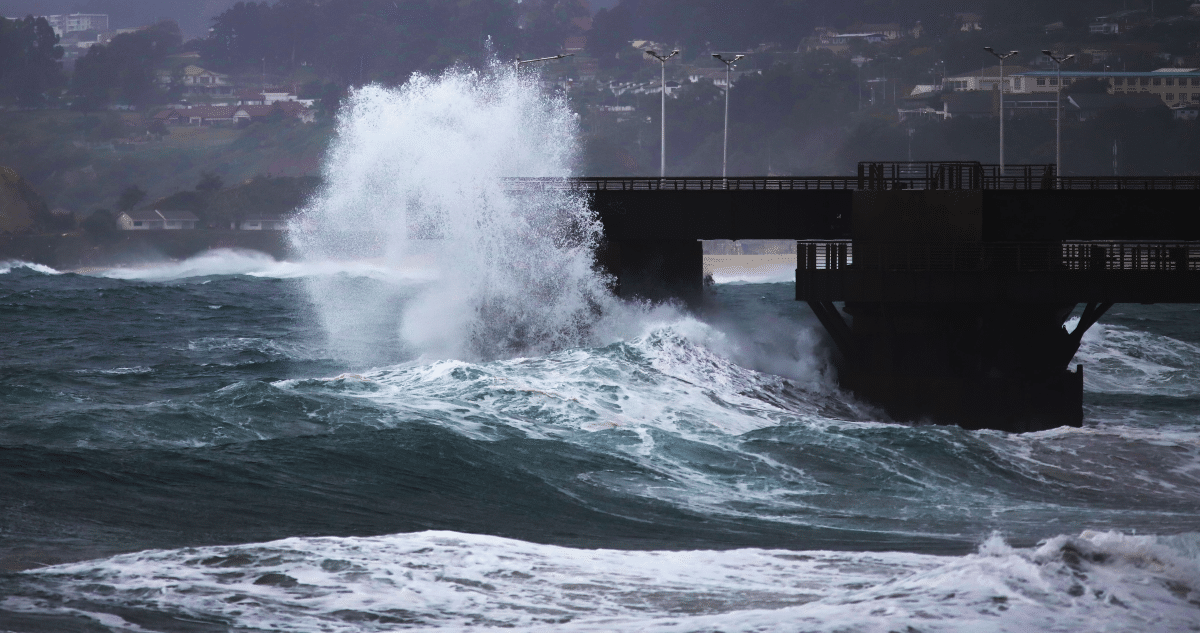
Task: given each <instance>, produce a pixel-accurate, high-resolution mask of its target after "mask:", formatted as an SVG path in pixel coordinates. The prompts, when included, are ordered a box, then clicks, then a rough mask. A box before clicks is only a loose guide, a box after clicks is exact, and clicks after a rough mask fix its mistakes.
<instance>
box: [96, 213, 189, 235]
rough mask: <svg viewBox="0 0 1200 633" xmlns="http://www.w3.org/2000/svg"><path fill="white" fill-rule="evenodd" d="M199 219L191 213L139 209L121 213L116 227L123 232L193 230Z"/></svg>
mask: <svg viewBox="0 0 1200 633" xmlns="http://www.w3.org/2000/svg"><path fill="white" fill-rule="evenodd" d="M199 221H200V218H198V217H196V216H195V214H193V213H192V212H191V211H159V210H157V209H155V210H150V209H141V210H138V211H122V212H121V215H118V216H117V225H118V226H119V227H121V230H123V231H163V230H179V229H194V228H196V223H197V222H199Z"/></svg>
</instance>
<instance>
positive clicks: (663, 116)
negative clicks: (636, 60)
mask: <svg viewBox="0 0 1200 633" xmlns="http://www.w3.org/2000/svg"><path fill="white" fill-rule="evenodd" d="M646 54H647V55H649V56H651V57H653V58H654V59H657V60H658V61H659V63H660V64H662V84H661V85H662V88H661V93H662V112H661V113H660V114H659V117H658V119H659V122H661V123H662V141H661V142H660V145H659V150H660V151H659V161H658V177H659V178H666V177H667V60H668V59H671V58H672V57H674V56H676V55H678V54H679V51H671V54H670V55H659V54H658V52H656V51H646Z"/></svg>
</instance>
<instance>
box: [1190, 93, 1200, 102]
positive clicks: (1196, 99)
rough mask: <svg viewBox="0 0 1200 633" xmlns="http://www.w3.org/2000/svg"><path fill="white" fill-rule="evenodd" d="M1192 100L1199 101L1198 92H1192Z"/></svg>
mask: <svg viewBox="0 0 1200 633" xmlns="http://www.w3.org/2000/svg"><path fill="white" fill-rule="evenodd" d="M1192 101H1200V92H1193V93H1192Z"/></svg>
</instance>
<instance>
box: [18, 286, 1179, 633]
mask: <svg viewBox="0 0 1200 633" xmlns="http://www.w3.org/2000/svg"><path fill="white" fill-rule="evenodd" d="M250 268H251V269H254V268H255V267H254V266H251V267H250ZM259 268H260V269H254V270H251V271H250V272H252V273H253V274H210V273H211V272H212V271H208V270H205V269H203V267H200V268H199V269H196V270H181V269H178V268H176V269H172V270H171V271H168V272H163V271H159V270H155V269H145V270H142V271H126V272H124V273H121V275H120V276H125V277H131V278H127V279H116V278H109V277H105V276H100V275H79V274H57V273H56V272H55V271H48V270H45V269H39V268H37V267H28V266H18V265H13V264H4V265H0V271H3V273H2V274H0V631H110V630H111V631H124V630H130V631H133V630H137V631H144V630H150V631H160V630H161V631H177V630H178V631H226V630H238V631H243V630H296V631H357V630H372V631H374V630H397V629H460V628H466V627H474V628H481V627H482V628H486V627H492V626H496V627H517V628H522V629H538V628H540V629H545V630H563V629H570V630H664V631H665V630H671V631H677V630H678V631H684V630H686V631H693V630H695V631H709V630H713V631H715V630H722V631H731V630H756V631H759V630H779V631H791V630H830V631H832V630H855V631H857V630H862V631H868V630H881V631H882V630H889V629H890V628H893V627H894V628H895V629H896V630H905V628H904V627H905V626H911V627H912V629H911V630H919V631H927V630H968V629H970V630H1014V631H1015V630H1035V629H1044V630H1050V629H1053V630H1079V631H1084V630H1096V628H1097V627H1108V630H1164V631H1165V630H1178V627H1180V626H1184V627H1186V626H1187V625H1189V623H1190V625H1192V626H1195V625H1198V624H1200V606H1198V605H1200V571H1198V570H1200V567H1198V561H1200V555H1198V554H1197V552H1198V550H1200V537H1198V536H1197V532H1200V309H1198V307H1197V306H1193V305H1183V306H1180V305H1176V306H1167V305H1159V306H1136V305H1118V306H1116V307H1115V308H1114V309H1113V310H1112V311H1111V312H1110V313H1109V314H1108V315H1107V316H1106V317H1105V319H1104V320H1103V322H1102V323H1100V324H1098V325H1097V326H1096V327H1095V328H1094V329H1093V331H1091V332H1089V333H1088V335H1087V336H1086V337H1085V340H1084V345H1083V348H1082V349H1081V351H1080V353H1079V355H1078V357H1077V358H1076V362H1080V363H1083V364H1084V367H1085V377H1086V378H1085V380H1086V382H1085V384H1086V390H1087V391H1086V394H1085V408H1086V423H1085V427H1084V428H1082V429H1058V430H1053V431H1047V432H1043V433H1035V434H1028V435H1019V436H1010V435H1005V434H1002V433H998V432H987V431H984V432H967V431H963V430H961V429H958V428H952V427H940V426H911V425H899V424H893V423H890V422H889V421H888V420H886V418H885V417H884V416H883V415H882V414H881V413H880V412H878V411H876V410H874V409H873V408H871V407H869V406H867V405H864V404H862V403H859V402H856V401H855V400H854V399H853V398H852V397H850V396H848V395H846V394H844V393H842V392H840V391H839V390H838V389H837V388H836V387H835V386H834V383H833V380H832V376H831V375H830V370H829V369H828V368H827V366H826V364H825V362H824V360H823V354H824V350H825V343H824V341H823V339H822V334H821V333H820V330H819V328H818V327H817V326H816V324H815V320H814V319H813V317H812V315H811V313H810V312H808V310H807V308H806V307H804V305H803V304H800V303H797V302H795V301H792V300H791V294H792V292H793V290H792V286H791V284H788V283H757V284H753V283H751V284H748V283H727V284H718V285H717V286H715V287H714V288H713V289H712V291H711V293H712V296H711V305H710V307H709V309H708V314H707V316H706V317H704V318H703V319H695V318H692V317H687V316H683V315H680V314H679V313H675V312H664V313H662V314H659V315H658V316H655V317H653V318H649V317H648V318H647V319H646V320H645V322H644V323H643V324H640V325H638V326H637V327H636V328H634V330H636V331H635V334H632V335H628V336H622V337H616V338H613V339H612V340H606V341H600V342H598V343H597V345H596V346H594V347H581V348H572V349H562V350H558V351H554V352H549V353H546V354H541V355H536V356H532V357H513V358H504V359H500V360H492V361H479V362H465V361H461V360H432V359H428V358H424V357H422V356H419V355H417V354H414V353H412V352H411V351H410V350H408V349H406V348H405V346H404V345H402V344H400V343H399V342H397V337H395V336H394V325H395V324H394V323H392V322H389V321H387V320H386V319H385V320H384V321H382V322H380V323H375V324H373V325H371V326H370V327H366V328H365V329H364V330H363V331H361V332H359V334H360V340H361V339H366V340H369V341H370V343H369V344H368V345H367V347H368V348H369V353H359V354H358V355H357V356H355V357H353V358H348V357H347V355H346V354H345V353H344V350H343V349H340V348H338V349H335V348H334V347H333V346H331V344H330V341H329V337H328V335H327V331H326V328H323V327H322V326H321V325H320V320H319V319H318V318H316V317H315V316H314V307H313V305H311V303H310V293H308V292H306V286H305V284H306V283H307V280H310V279H311V278H312V277H313V276H314V275H324V276H326V277H327V278H329V279H333V280H334V281H336V282H338V283H344V284H347V285H355V286H358V287H359V290H365V291H368V292H370V291H372V289H373V288H375V286H374V285H375V284H378V285H379V292H380V293H385V292H387V290H386V288H385V286H386V282H384V281H379V280H378V279H375V278H373V277H372V276H370V275H362V274H359V273H356V272H355V271H353V270H349V271H330V270H320V271H305V270H304V269H303V268H302V267H299V266H298V265H297V266H293V267H291V268H286V270H285V269H284V268H283V267H282V265H279V266H276V267H274V268H272V267H271V266H268V265H265V264H264V265H263V266H261V267H259ZM395 300H396V301H398V302H400V303H403V301H404V300H405V296H404V294H403V293H400V294H398V295H395ZM372 328H375V329H372ZM389 328H392V329H389ZM389 333H391V334H389ZM360 352H361V350H360ZM1031 627H1032V628H1031Z"/></svg>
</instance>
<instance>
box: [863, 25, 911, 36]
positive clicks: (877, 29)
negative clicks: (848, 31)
mask: <svg viewBox="0 0 1200 633" xmlns="http://www.w3.org/2000/svg"><path fill="white" fill-rule="evenodd" d="M855 30H856V31H858V32H860V33H879V34H881V35H883V37H884V39H888V40H898V39H900V38H901V37H904V35H905V32H904V29H902V28H900V25H899V24H860V25H859V26H858V27H857V28H855Z"/></svg>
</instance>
